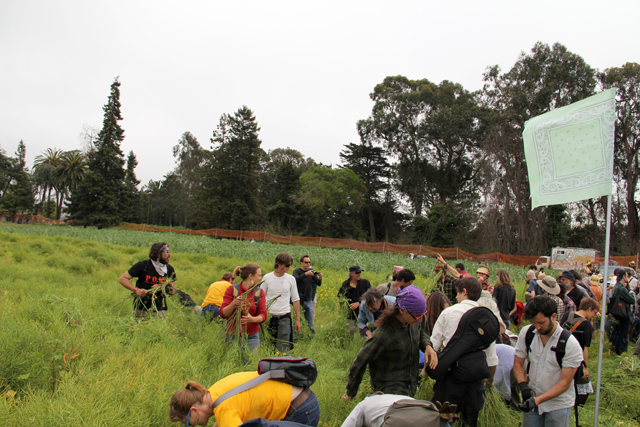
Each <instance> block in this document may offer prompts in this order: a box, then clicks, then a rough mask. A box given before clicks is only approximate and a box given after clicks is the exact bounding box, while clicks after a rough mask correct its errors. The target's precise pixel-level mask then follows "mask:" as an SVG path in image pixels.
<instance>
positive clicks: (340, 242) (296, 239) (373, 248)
mask: <svg viewBox="0 0 640 427" xmlns="http://www.w3.org/2000/svg"><path fill="white" fill-rule="evenodd" d="M121 227H123V228H127V229H130V230H141V231H158V232H165V233H166V232H167V231H168V232H171V233H182V234H199V235H203V236H211V237H218V238H224V239H241V240H256V241H265V242H273V243H284V244H291V245H301V246H319V247H324V248H340V249H352V250H358V251H367V252H381V253H385V252H387V253H394V254H405V255H409V254H413V255H420V256H427V257H435V256H436V255H437V254H440V255H442V256H443V257H445V258H457V259H466V260H469V261H475V262H480V263H490V262H491V263H494V262H495V263H498V262H503V263H505V264H512V265H520V266H523V267H526V266H529V265H532V264H535V263H536V261H538V259H539V257H537V256H524V255H507V254H501V253H499V252H494V253H490V254H480V255H475V254H472V253H469V252H466V251H464V250H462V249H460V248H434V247H431V246H425V245H396V244H395V243H387V242H375V243H371V242H361V241H359V240H354V239H332V238H329V237H301V236H278V235H277V234H271V233H267V232H266V231H243V230H225V229H222V228H212V229H209V230H176V229H172V228H169V229H167V228H166V227H153V226H149V225H145V224H121ZM611 259H612V260H614V261H616V262H618V263H619V264H620V265H623V266H628V265H629V262H631V261H635V262H636V263H637V262H638V258H637V256H613V257H611ZM602 261H604V258H597V262H602Z"/></svg>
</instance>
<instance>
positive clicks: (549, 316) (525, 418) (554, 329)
mask: <svg viewBox="0 0 640 427" xmlns="http://www.w3.org/2000/svg"><path fill="white" fill-rule="evenodd" d="M556 310H557V306H556V302H555V301H554V300H552V299H551V298H550V297H549V296H547V295H540V296H537V297H535V298H533V299H532V300H531V301H529V303H528V304H527V305H526V306H525V308H524V317H525V319H527V320H529V321H531V325H529V326H527V327H524V328H522V331H520V336H519V337H518V343H517V344H516V351H515V357H514V363H513V375H514V376H515V379H516V381H517V382H518V384H519V386H520V391H521V392H522V401H523V403H522V404H521V405H519V407H520V409H521V410H522V411H523V412H524V414H523V415H522V427H537V426H547V427H567V426H568V425H569V419H570V418H571V408H572V407H573V405H574V403H575V399H576V396H575V391H574V388H573V377H574V375H575V373H576V370H577V369H578V367H579V366H580V364H581V363H582V349H581V347H580V344H579V343H578V340H577V339H575V337H573V335H569V339H568V340H567V342H566V347H565V353H564V357H563V358H562V366H560V365H559V364H558V360H557V357H556V352H555V351H553V349H554V348H556V347H557V346H558V340H559V339H560V335H561V334H562V331H563V329H562V327H561V326H560V325H559V324H558V322H557V321H556V319H557V317H558V314H557V312H556ZM530 328H535V331H534V336H533V340H532V341H531V346H530V348H529V354H527V344H526V335H527V331H528V330H529V329H530ZM527 357H528V358H529V372H528V375H529V382H528V383H527V382H526V381H525V375H526V373H525V370H524V361H525V359H526V358H527Z"/></svg>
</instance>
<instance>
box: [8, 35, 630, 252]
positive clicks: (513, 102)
mask: <svg viewBox="0 0 640 427" xmlns="http://www.w3.org/2000/svg"><path fill="white" fill-rule="evenodd" d="M482 79H483V82H484V84H483V87H482V89H480V90H478V91H475V92H471V91H468V90H466V89H465V88H464V87H463V86H462V85H460V84H457V83H453V82H450V81H447V80H444V81H442V82H440V83H439V84H437V83H434V82H431V81H429V80H428V79H420V80H411V79H409V78H407V77H404V76H389V77H387V78H385V79H384V80H383V81H382V82H381V83H380V84H378V85H376V86H375V88H374V89H373V92H372V93H371V94H370V98H371V100H372V101H373V102H374V105H373V108H372V111H371V114H370V116H369V117H367V118H364V119H362V120H360V121H358V123H357V130H358V135H359V139H360V140H359V141H358V143H353V142H352V143H348V144H346V145H344V146H343V149H342V150H341V152H340V163H339V164H338V165H336V166H332V165H323V164H321V163H318V162H316V161H314V160H313V159H312V158H309V157H306V156H305V155H304V154H303V153H301V152H300V151H298V150H295V149H292V148H288V147H287V148H277V149H274V150H269V151H268V152H266V151H264V150H263V149H262V148H261V140H260V137H259V133H260V128H259V126H258V120H257V118H256V117H255V115H254V113H253V112H252V111H251V110H250V109H249V108H248V107H246V106H243V107H241V108H239V109H238V110H237V111H236V112H234V113H232V114H223V115H222V117H220V120H219V123H218V125H217V127H216V129H215V130H213V132H212V136H211V138H210V141H209V144H208V146H207V147H204V146H203V145H202V144H201V143H200V141H198V140H197V139H196V138H195V137H194V136H193V135H192V134H191V133H190V132H184V133H183V135H182V136H181V137H180V139H179V140H178V142H177V144H176V146H175V147H173V156H174V158H175V161H176V166H175V168H174V170H172V171H171V172H169V173H167V174H166V175H165V176H164V177H163V179H161V180H158V181H154V180H151V181H149V182H148V183H146V184H145V185H143V186H142V188H140V189H139V188H138V187H139V184H140V183H139V181H138V180H137V179H136V176H135V173H134V169H135V167H136V164H137V161H136V158H135V155H134V154H133V152H131V153H129V156H128V157H127V159H126V161H125V158H124V154H123V153H122V151H121V150H120V143H121V142H122V140H123V138H124V131H123V130H122V128H121V127H120V126H119V124H118V121H119V120H121V116H120V101H119V86H120V83H119V81H118V79H116V80H115V81H114V83H113V84H112V86H111V94H110V96H109V101H108V103H107V104H106V105H105V106H104V111H105V116H104V122H103V127H102V130H101V131H100V133H99V134H98V135H97V136H96V137H95V140H92V141H91V144H89V147H88V149H86V150H85V151H84V152H80V151H71V152H62V151H60V150H55V149H50V150H47V151H46V152H45V153H42V154H41V155H40V156H38V157H37V158H36V162H35V163H34V166H33V170H32V171H31V172H28V170H27V168H26V166H25V165H24V150H25V147H24V144H23V143H22V142H21V143H20V145H19V148H18V151H17V152H16V156H15V157H14V158H10V157H7V156H6V155H5V154H4V152H2V153H0V155H1V157H0V162H1V163H2V168H3V174H2V175H0V180H1V182H2V185H3V187H2V189H0V190H1V191H2V193H0V197H1V198H2V199H1V201H0V203H1V206H2V208H3V209H5V210H6V211H8V212H16V211H20V210H21V211H28V210H32V211H39V212H42V213H43V214H44V215H46V216H49V215H51V212H52V211H54V212H55V213H56V215H57V216H58V217H59V216H60V213H61V212H62V211H63V210H64V209H65V206H67V207H66V209H67V210H68V213H69V215H70V216H71V218H73V219H75V221H76V224H79V225H97V226H99V227H106V226H111V225H115V224H117V223H119V222H121V221H126V222H138V223H139V222H145V223H148V224H155V225H171V226H174V227H176V226H181V227H187V228H199V229H202V228H228V229H238V230H264V231H268V232H270V233H274V234H282V235H287V234H295V235H300V236H325V237H334V238H355V239H358V240H365V241H372V242H375V241H388V242H393V243H409V242H411V243H416V244H425V245H429V246H435V247H460V248H463V249H465V250H467V251H470V252H474V253H488V252H502V253H510V254H520V255H538V254H544V253H548V252H549V249H550V248H551V247H553V246H576V247H593V248H602V246H603V245H604V222H605V212H606V203H607V199H606V198H605V197H602V198H597V199H591V200H586V201H583V202H579V203H571V204H566V205H554V206H548V207H539V208H536V209H534V210H531V200H530V193H529V182H528V175H527V166H526V162H525V157H524V148H523V143H522V131H523V129H524V123H525V122H526V121H527V120H529V119H530V118H533V117H535V116H538V115H540V114H544V113H545V112H547V111H550V110H552V109H554V108H558V107H562V106H565V105H568V104H571V103H573V102H576V101H579V100H581V99H583V98H586V97H588V96H591V95H593V94H594V93H596V92H598V91H600V90H604V89H608V88H616V90H617V107H616V112H617V122H616V136H615V163H614V168H615V170H614V175H615V180H616V182H615V184H616V185H615V186H614V187H615V194H614V197H613V198H612V199H613V204H612V213H613V218H612V224H613V228H612V230H613V231H612V236H611V244H612V253H614V254H635V253H637V252H638V250H639V249H640V243H639V237H640V219H639V213H638V202H637V201H636V200H635V193H636V190H637V185H638V177H639V176H640V175H639V174H640V172H639V168H638V166H639V156H638V152H639V151H640V138H639V135H640V97H639V94H638V87H639V84H640V65H638V64H637V63H626V64H624V65H623V66H621V67H611V68H607V69H605V70H604V71H598V70H596V69H594V68H592V67H591V66H589V65H588V64H587V63H586V62H585V61H584V59H583V58H582V57H580V56H579V55H577V54H575V53H572V52H570V51H569V50H568V49H567V48H566V47H565V46H563V45H561V44H559V43H556V44H554V45H552V46H549V45H547V44H544V43H536V44H535V45H534V46H533V48H532V49H531V51H530V52H526V53H525V52H521V54H520V56H519V57H518V59H517V61H516V62H515V64H514V65H513V66H512V67H511V68H510V69H509V70H508V71H503V70H501V69H500V67H498V66H490V67H488V68H487V69H486V72H485V73H484V74H483V76H482ZM20 159H22V160H20ZM570 160H571V161H572V162H576V163H577V162H579V161H580V159H570ZM52 191H53V194H54V196H55V200H54V202H52V201H51V200H50V197H51V193H52ZM21 201H22V202H21ZM21 203H22V204H21Z"/></svg>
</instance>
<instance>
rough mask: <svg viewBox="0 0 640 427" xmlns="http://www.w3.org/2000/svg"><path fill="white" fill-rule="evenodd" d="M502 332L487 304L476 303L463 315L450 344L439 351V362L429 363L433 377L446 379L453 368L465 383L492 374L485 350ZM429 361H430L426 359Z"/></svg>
mask: <svg viewBox="0 0 640 427" xmlns="http://www.w3.org/2000/svg"><path fill="white" fill-rule="evenodd" d="M499 334H500V323H499V322H498V319H497V318H496V316H495V314H493V311H491V310H490V309H488V308H487V307H474V308H472V309H471V310H468V311H467V312H466V313H464V314H463V315H462V317H461V318H460V322H459V323H458V329H456V333H455V334H454V335H453V337H451V339H450V340H449V342H448V343H447V346H446V347H445V348H444V349H443V350H442V351H441V352H438V366H436V367H435V369H431V368H429V367H428V366H427V373H428V374H429V377H431V378H433V379H434V380H440V379H442V378H443V377H444V376H445V374H446V373H447V372H449V371H453V376H454V380H455V381H456V382H460V383H465V382H471V381H475V380H478V379H481V378H489V367H488V366H487V360H486V357H485V354H484V352H483V351H482V350H484V349H486V348H488V347H489V346H490V345H491V344H492V343H493V342H494V341H495V340H496V338H498V335H499ZM425 365H426V363H425Z"/></svg>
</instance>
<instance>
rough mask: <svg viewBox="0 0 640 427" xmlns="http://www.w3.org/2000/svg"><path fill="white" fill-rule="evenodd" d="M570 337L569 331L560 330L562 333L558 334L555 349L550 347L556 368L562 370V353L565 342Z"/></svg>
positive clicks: (564, 349)
mask: <svg viewBox="0 0 640 427" xmlns="http://www.w3.org/2000/svg"><path fill="white" fill-rule="evenodd" d="M570 337H571V331H569V330H567V329H564V328H562V332H561V333H560V337H559V338H558V343H557V344H556V346H555V347H551V351H555V352H556V361H557V362H558V366H559V367H560V369H562V359H563V358H564V353H565V351H566V348H567V341H569V338H570Z"/></svg>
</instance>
